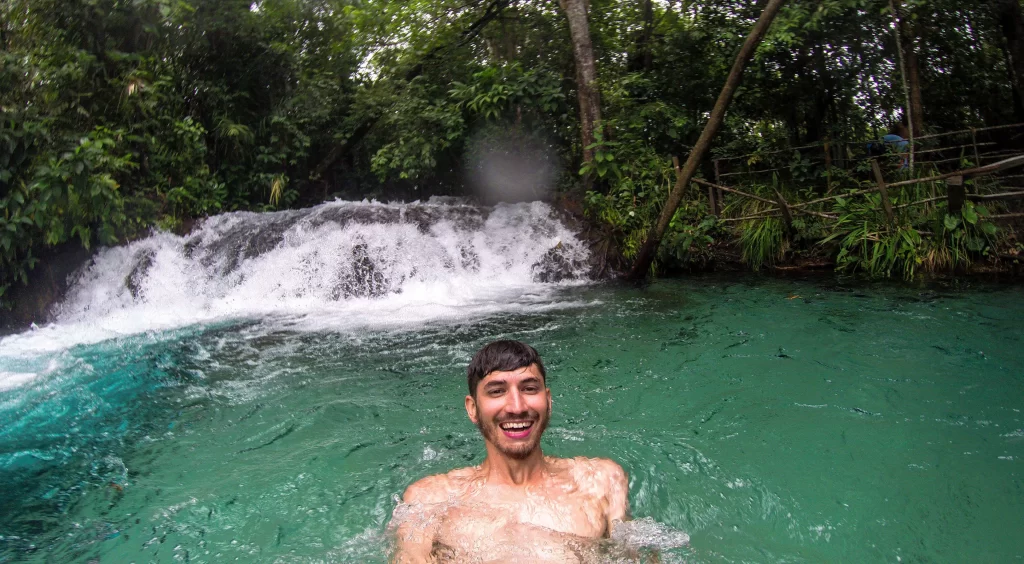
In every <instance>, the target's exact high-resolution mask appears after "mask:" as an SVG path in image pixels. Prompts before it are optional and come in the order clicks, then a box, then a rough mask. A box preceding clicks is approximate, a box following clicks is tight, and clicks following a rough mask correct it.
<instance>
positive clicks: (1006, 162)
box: [677, 155, 1024, 227]
mask: <svg viewBox="0 0 1024 564" xmlns="http://www.w3.org/2000/svg"><path fill="white" fill-rule="evenodd" d="M1021 166H1024V155H1017V156H1013V157H1010V158H1008V159H1003V160H1001V161H998V162H995V163H991V164H988V165H984V166H979V167H973V168H968V169H963V170H957V171H952V172H947V173H942V174H936V175H932V176H928V177H924V178H912V179H909V180H902V181H898V182H886V181H885V178H884V176H883V174H882V168H881V166H880V165H879V163H878V161H877V160H872V161H871V168H872V173H873V175H874V180H875V186H872V187H870V188H863V189H860V190H854V191H847V192H844V193H841V194H833V195H828V196H824V197H821V198H817V199H814V200H810V201H807V202H800V203H796V204H791V203H789V202H787V201H786V199H785V198H784V197H783V195H782V193H781V192H779V191H778V190H774V193H775V198H774V199H769V198H765V197H762V196H758V195H756V194H751V193H749V192H745V191H743V190H740V189H738V188H734V187H731V186H725V185H722V184H716V183H713V182H708V181H707V180H703V179H699V178H696V179H694V180H693V182H694V183H695V184H698V185H700V186H703V187H705V188H707V189H708V198H709V200H710V201H711V209H712V210H713V213H714V214H715V215H718V216H720V215H721V210H720V209H719V206H720V205H721V202H722V200H723V196H722V194H723V193H730V194H735V195H737V196H741V197H744V198H749V199H752V200H757V201H760V202H764V203H766V204H769V205H772V206H775V207H773V208H769V209H766V210H762V211H760V212H758V213H756V214H752V215H747V216H743V217H730V218H723V219H720V220H719V221H721V222H724V223H730V222H739V221H746V220H750V219H759V218H764V217H782V218H783V221H784V222H785V223H786V225H787V227H792V222H793V215H794V214H806V215H812V216H817V217H821V218H824V219H837V218H836V216H834V215H832V214H829V213H825V212H820V211H815V210H811V209H808V208H809V207H810V206H813V205H816V204H821V203H825V202H828V201H833V200H836V199H838V198H846V197H852V196H858V195H863V194H870V193H873V192H879V193H880V196H881V202H882V209H883V211H884V212H885V215H886V218H887V219H888V220H889V222H890V223H891V222H893V221H894V215H893V214H894V211H893V210H895V209H899V208H904V207H910V206H917V205H923V204H927V203H931V202H936V201H941V200H946V201H947V202H948V210H949V213H959V212H960V209H961V208H962V207H963V204H964V202H965V201H977V202H983V201H992V200H1014V199H1024V190H1009V191H1004V192H998V193H991V194H980V193H971V194H968V193H967V191H966V184H965V183H966V181H968V180H973V179H978V178H984V177H988V176H991V175H995V174H998V173H1001V172H1003V171H1007V170H1011V169H1013V168H1017V167H1021ZM677 170H678V167H677ZM940 181H941V182H944V183H945V185H946V194H945V195H942V196H932V197H929V198H925V199H922V200H918V201H915V202H909V203H905V204H899V205H896V206H893V205H892V201H891V198H890V195H889V191H890V190H891V189H894V188H896V189H898V188H901V187H903V186H909V185H912V184H918V183H927V182H940ZM1016 218H1024V213H1004V214H995V215H991V216H989V217H988V219H990V220H1007V219H1016Z"/></svg>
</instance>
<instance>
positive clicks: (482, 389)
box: [466, 341, 551, 459]
mask: <svg viewBox="0 0 1024 564" xmlns="http://www.w3.org/2000/svg"><path fill="white" fill-rule="evenodd" d="M466 373H467V381H468V383H469V395H467V396H466V413H467V414H468V415H469V419H470V420H471V421H472V422H473V423H474V424H476V426H477V427H478V428H479V429H480V432H481V433H482V434H483V436H484V440H485V441H487V442H488V443H489V444H491V445H493V446H494V447H495V448H496V449H497V451H498V452H500V453H501V454H503V455H505V456H508V457H509V458H515V459H523V458H526V457H528V456H529V455H530V454H531V453H533V452H534V451H535V450H537V448H538V446H539V445H540V437H541V434H543V433H544V429H545V428H546V427H547V425H548V420H549V419H550V417H551V390H549V389H548V388H547V385H546V383H545V381H546V378H547V376H546V374H545V372H544V363H543V362H541V360H540V355H538V354H537V351H536V350H534V348H533V347H531V346H530V345H527V344H525V343H521V342H519V341H495V342H493V343H490V344H488V345H486V346H485V347H484V348H482V349H480V350H479V351H478V352H477V353H476V354H475V355H473V360H472V361H470V363H469V368H468V369H467V371H466Z"/></svg>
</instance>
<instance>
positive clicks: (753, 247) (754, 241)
mask: <svg viewBox="0 0 1024 564" xmlns="http://www.w3.org/2000/svg"><path fill="white" fill-rule="evenodd" d="M740 248H741V249H742V250H743V252H742V255H741V257H740V260H742V261H743V262H744V263H746V264H747V266H749V267H750V269H751V270H753V271H754V272H757V271H758V270H761V267H763V266H768V267H771V266H774V265H775V263H777V262H779V261H781V260H782V259H783V258H784V257H785V256H786V251H787V250H789V239H788V237H787V236H786V233H785V226H784V225H783V223H782V220H781V219H779V218H777V217H765V218H760V219H752V220H748V221H745V222H743V224H742V226H741V230H740Z"/></svg>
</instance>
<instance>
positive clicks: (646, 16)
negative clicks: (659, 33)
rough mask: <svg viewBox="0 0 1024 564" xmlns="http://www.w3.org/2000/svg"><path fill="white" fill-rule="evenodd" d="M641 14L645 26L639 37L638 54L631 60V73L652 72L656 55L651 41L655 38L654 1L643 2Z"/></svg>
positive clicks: (645, 0) (644, 0)
mask: <svg viewBox="0 0 1024 564" xmlns="http://www.w3.org/2000/svg"><path fill="white" fill-rule="evenodd" d="M640 12H641V18H642V20H643V23H644V26H643V29H641V30H640V35H639V36H637V40H636V53H634V54H633V56H632V57H630V60H629V70H631V71H645V70H650V69H651V64H652V63H653V62H654V53H653V51H652V50H651V47H652V45H651V41H652V40H653V38H654V0H643V5H642V6H641V7H640Z"/></svg>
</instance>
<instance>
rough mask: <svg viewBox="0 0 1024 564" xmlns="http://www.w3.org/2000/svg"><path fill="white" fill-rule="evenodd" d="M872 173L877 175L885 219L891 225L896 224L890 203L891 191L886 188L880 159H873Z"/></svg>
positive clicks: (876, 180) (876, 179)
mask: <svg viewBox="0 0 1024 564" xmlns="http://www.w3.org/2000/svg"><path fill="white" fill-rule="evenodd" d="M871 171H872V172H874V173H875V182H877V183H878V193H879V194H881V195H882V209H884V210H885V219H886V220H887V221H888V222H889V223H895V219H894V218H893V215H892V202H890V201H889V190H888V189H887V188H886V187H885V178H884V177H882V169H881V168H880V167H879V166H878V159H871Z"/></svg>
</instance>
